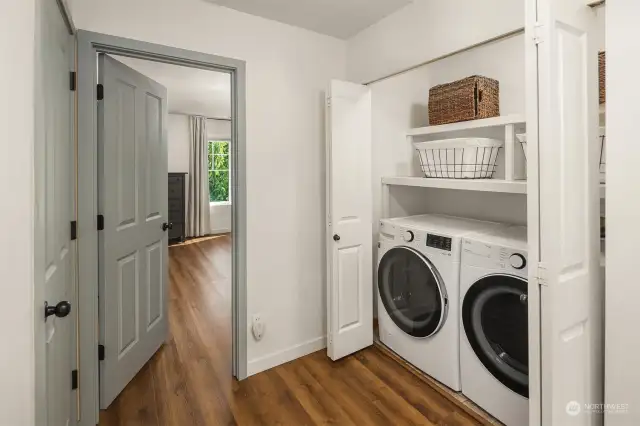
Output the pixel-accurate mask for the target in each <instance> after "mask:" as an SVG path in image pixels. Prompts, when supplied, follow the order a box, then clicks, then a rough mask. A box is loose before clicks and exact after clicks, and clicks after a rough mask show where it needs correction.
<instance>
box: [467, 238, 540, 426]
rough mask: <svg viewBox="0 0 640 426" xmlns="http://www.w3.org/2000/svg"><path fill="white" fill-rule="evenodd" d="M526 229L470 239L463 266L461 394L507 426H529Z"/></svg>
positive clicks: (468, 239)
mask: <svg viewBox="0 0 640 426" xmlns="http://www.w3.org/2000/svg"><path fill="white" fill-rule="evenodd" d="M527 274H528V264H527V229H526V228H525V227H520V226H506V225H505V226H504V227H501V228H496V229H494V230H492V231H491V232H490V233H480V234H473V235H468V236H466V237H465V238H464V239H463V242H462V256H461V263H460V307H461V312H460V314H461V323H460V371H461V379H462V393H463V394H464V395H466V396H467V397H468V398H469V399H470V400H472V401H473V402H475V403H476V404H478V405H479V406H480V407H482V408H483V409H484V410H486V411H487V412H489V413H490V414H491V415H493V416H495V417H496V418H497V419H498V420H500V421H501V422H503V423H505V424H506V425H507V426H523V425H527V424H528V422H529V344H528V343H529V340H528V339H529V328H528V284H527Z"/></svg>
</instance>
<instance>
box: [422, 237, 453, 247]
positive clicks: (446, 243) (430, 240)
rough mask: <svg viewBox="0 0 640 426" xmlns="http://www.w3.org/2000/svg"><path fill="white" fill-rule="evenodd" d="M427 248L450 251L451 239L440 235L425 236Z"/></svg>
mask: <svg viewBox="0 0 640 426" xmlns="http://www.w3.org/2000/svg"><path fill="white" fill-rule="evenodd" d="M427 247H433V248H436V249H438V250H445V251H451V238H449V237H443V236H441V235H435V234H427Z"/></svg>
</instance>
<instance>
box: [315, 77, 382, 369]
mask: <svg viewBox="0 0 640 426" xmlns="http://www.w3.org/2000/svg"><path fill="white" fill-rule="evenodd" d="M326 117H327V157H326V162H327V207H326V208H327V228H326V229H327V234H326V235H327V241H326V244H327V334H328V335H327V354H328V356H329V357H330V358H331V359H333V360H337V359H340V358H342V357H344V356H347V355H349V354H352V353H353V352H356V351H358V350H360V349H363V348H366V347H367V346H371V345H372V344H373V287H372V286H373V284H372V283H373V281H372V279H373V277H372V274H373V269H372V268H373V264H372V262H373V260H372V249H373V248H372V244H373V238H372V234H371V229H372V223H371V222H372V220H373V219H372V216H373V212H372V208H373V206H372V188H371V91H370V89H369V88H368V87H366V86H362V85H359V84H353V83H347V82H343V81H336V80H334V81H332V82H331V87H330V89H329V94H328V96H327V115H326Z"/></svg>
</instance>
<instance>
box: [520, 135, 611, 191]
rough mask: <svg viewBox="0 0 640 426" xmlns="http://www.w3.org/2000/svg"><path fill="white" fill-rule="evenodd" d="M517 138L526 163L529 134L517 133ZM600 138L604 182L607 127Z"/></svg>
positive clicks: (601, 167) (601, 179)
mask: <svg viewBox="0 0 640 426" xmlns="http://www.w3.org/2000/svg"><path fill="white" fill-rule="evenodd" d="M516 139H518V142H520V145H521V146H522V152H524V159H525V164H526V159H527V134H526V133H521V134H517V135H516ZM598 139H599V141H600V182H601V183H604V182H605V179H606V171H607V157H606V155H605V154H606V146H607V136H606V135H605V128H604V127H601V128H600V134H599V135H598Z"/></svg>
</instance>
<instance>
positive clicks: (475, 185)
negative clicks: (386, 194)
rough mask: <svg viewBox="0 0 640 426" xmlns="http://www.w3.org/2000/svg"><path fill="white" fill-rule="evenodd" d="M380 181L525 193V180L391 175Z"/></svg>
mask: <svg viewBox="0 0 640 426" xmlns="http://www.w3.org/2000/svg"><path fill="white" fill-rule="evenodd" d="M382 183H383V184H385V185H395V186H413V187H422V188H442V189H459V190H463V191H485V192H505V193H510V194H526V193H527V181H506V180H502V179H434V178H421V177H395V176H393V177H383V178H382Z"/></svg>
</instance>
